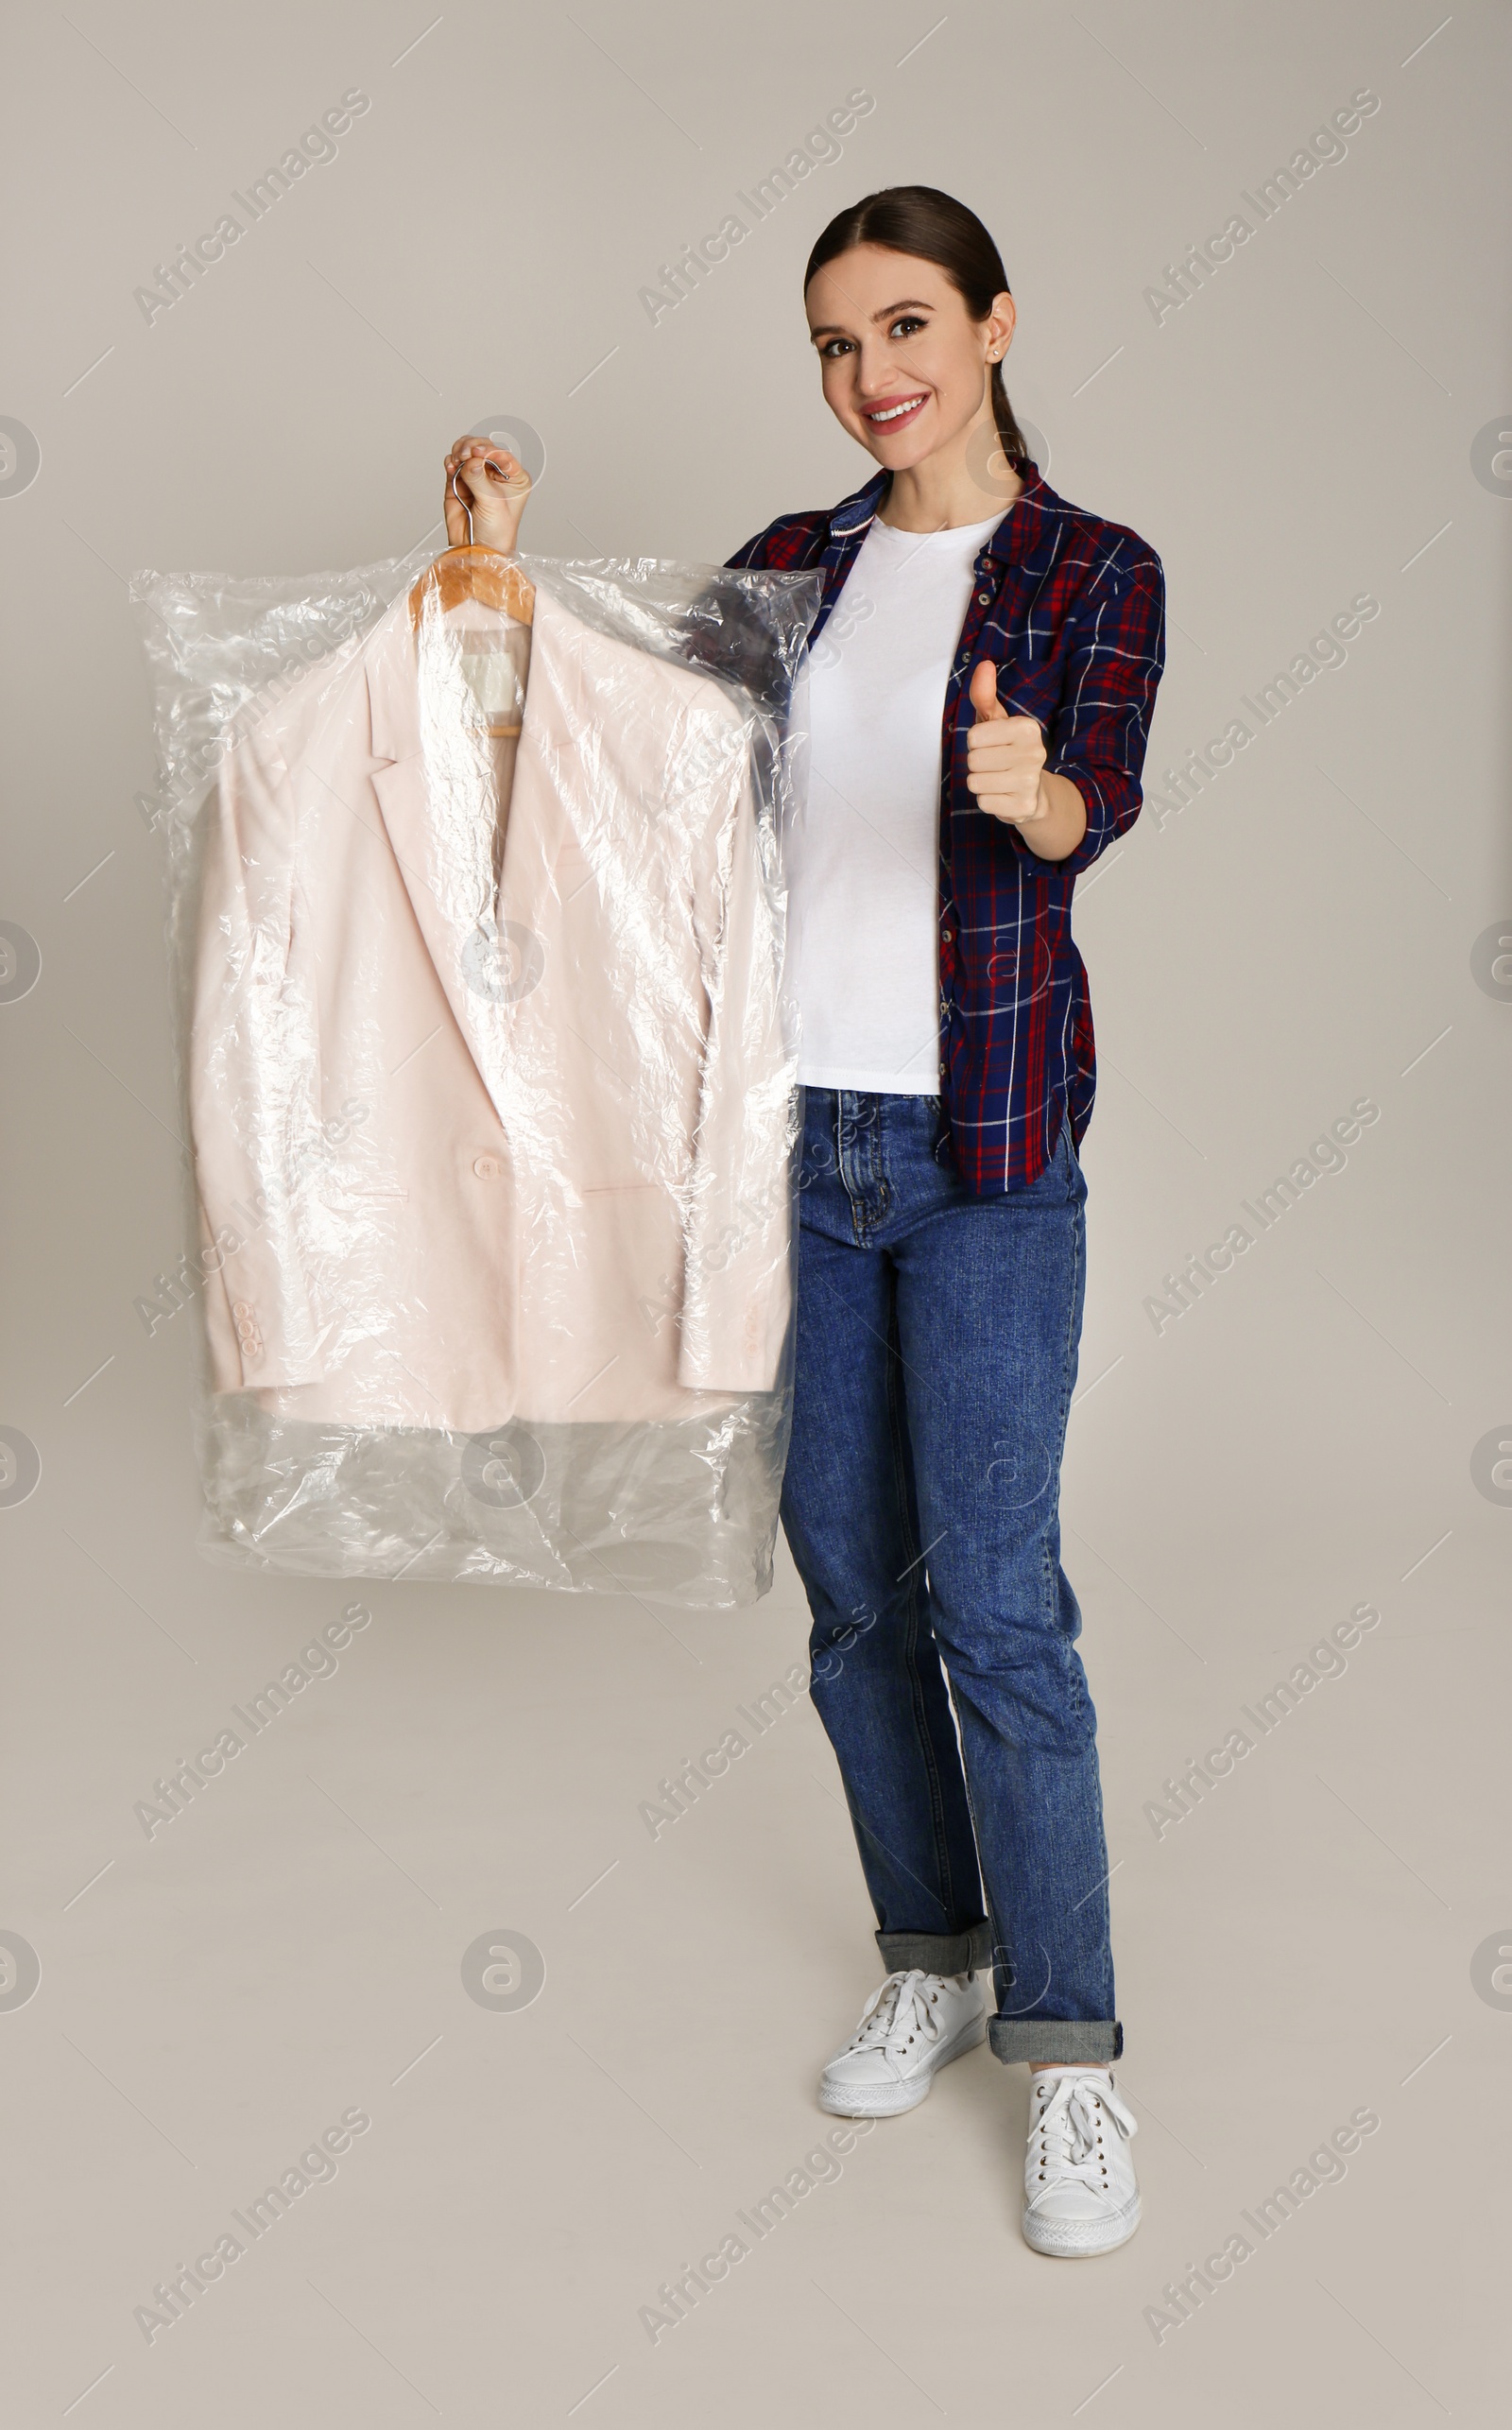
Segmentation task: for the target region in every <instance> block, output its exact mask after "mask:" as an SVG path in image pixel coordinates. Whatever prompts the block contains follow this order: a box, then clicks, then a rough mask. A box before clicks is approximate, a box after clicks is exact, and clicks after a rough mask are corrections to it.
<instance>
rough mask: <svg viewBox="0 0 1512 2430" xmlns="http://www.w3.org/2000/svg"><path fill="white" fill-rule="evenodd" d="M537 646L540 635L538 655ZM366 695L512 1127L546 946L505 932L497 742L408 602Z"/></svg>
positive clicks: (443, 938) (403, 821) (465, 1027)
mask: <svg viewBox="0 0 1512 2430" xmlns="http://www.w3.org/2000/svg"><path fill="white" fill-rule="evenodd" d="M540 646H541V637H540V635H539V634H538V635H537V636H536V637H535V638H534V640H533V643H532V654H534V650H535V649H536V648H539V647H540ZM368 697H369V709H370V713H371V732H372V755H373V758H374V759H375V761H377V763H378V765H377V766H376V767H374V768H373V769H372V771H371V774H372V786H373V791H374V792H375V793H376V795H377V797H378V805H379V808H380V810H381V811H382V813H383V819H384V825H385V827H386V828H387V834H388V839H389V842H390V844H391V845H392V847H393V852H394V857H395V859H396V860H397V862H398V864H399V868H400V871H401V874H402V876H403V878H404V888H405V891H406V892H407V894H408V896H409V900H410V905H411V907H412V908H413V910H414V914H415V920H416V924H417V925H418V927H419V929H420V932H421V938H422V939H423V940H424V944H425V950H426V952H427V953H428V954H429V956H430V958H431V961H432V962H433V964H434V965H435V968H436V973H437V976H438V978H439V980H440V983H441V987H442V989H443V991H444V992H445V995H446V1000H447V1003H448V1005H449V1007H450V1008H451V1011H452V1015H453V1018H454V1019H455V1023H456V1025H457V1028H458V1029H459V1030H460V1032H461V1035H462V1038H463V1040H464V1042H465V1043H466V1045H467V1049H468V1052H469V1053H470V1055H471V1056H472V1060H473V1062H474V1064H475V1065H476V1067H477V1071H478V1076H479V1077H480V1078H481V1080H482V1082H483V1085H484V1087H485V1088H486V1089H487V1091H488V1093H489V1095H490V1098H491V1099H492V1102H493V1105H494V1109H495V1111H496V1112H497V1113H498V1115H499V1118H500V1120H501V1122H505V1121H507V1104H508V1100H509V1098H510V1096H511V1094H513V1091H512V1089H511V1084H510V1058H509V1053H508V1044H509V1034H510V1029H511V1026H512V1019H511V1016H512V1008H513V1006H514V1004H515V1003H516V1002H517V1001H518V1000H519V998H520V997H521V996H522V995H524V994H525V993H527V992H528V991H529V990H530V988H531V987H533V986H534V984H535V981H536V979H537V978H539V976H540V974H541V965H540V952H541V949H540V945H539V942H538V940H537V939H534V938H532V937H530V936H529V935H528V934H527V933H526V932H525V931H524V929H519V930H518V933H517V923H515V922H504V923H503V924H502V925H501V923H500V922H499V921H498V919H497V917H496V905H495V903H494V896H493V833H494V826H495V823H496V820H497V818H498V800H497V793H496V788H495V784H494V776H493V767H492V761H491V757H490V750H489V744H488V737H487V734H486V733H485V732H484V731H483V728H482V726H481V722H480V720H479V717H478V714H477V710H476V706H475V703H474V702H473V699H472V694H471V692H470V691H469V690H468V688H467V684H466V682H465V681H464V680H463V676H462V671H461V667H460V664H458V654H457V653H456V652H455V651H454V650H452V649H450V648H448V647H446V646H426V647H425V648H424V649H423V650H421V649H420V648H419V647H418V646H417V642H416V637H415V635H414V632H413V631H412V629H411V627H410V621H409V608H408V601H407V598H401V599H399V600H398V601H397V602H396V603H395V606H394V607H393V608H392V609H391V610H390V611H389V614H388V616H387V619H386V621H385V624H384V625H383V626H381V627H380V628H379V629H378V631H377V633H376V634H375V636H374V646H373V647H372V648H371V650H370V651H369V659H368ZM529 717H530V702H529V686H528V685H527V686H526V699H525V708H524V718H525V721H526V722H527V723H528V721H529Z"/></svg>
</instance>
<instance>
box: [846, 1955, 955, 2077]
mask: <svg viewBox="0 0 1512 2430" xmlns="http://www.w3.org/2000/svg"><path fill="white" fill-rule="evenodd" d="M928 1980H929V1976H928V1975H927V1974H926V1973H925V1972H924V1970H923V1968H922V1967H920V1966H914V1967H911V1968H910V1969H909V1970H908V1972H907V1973H902V1974H889V1975H888V1977H887V1979H886V1981H885V1983H884V1984H883V1985H882V1987H881V1989H880V1990H879V1991H874V1992H873V1993H872V1995H871V1997H870V1999H869V2000H868V2002H867V2005H866V2007H865V2008H864V2009H863V2010H862V2013H861V2023H860V2024H859V2025H857V2027H856V2029H855V2032H854V2033H853V2034H852V2035H851V2049H852V2050H875V2049H878V2048H881V2049H882V2050H883V2051H885V2054H886V2056H887V2058H888V2059H892V2060H893V2061H894V2062H895V2063H896V2062H897V2061H899V2060H901V2059H902V2055H903V2052H904V2051H905V2049H906V2048H907V2044H908V2037H909V2034H910V2033H911V2032H915V2031H917V2032H919V2033H920V2034H922V2036H923V2037H924V2039H925V2041H926V2042H937V2041H938V2039H939V2020H938V2018H937V2017H936V2014H935V2011H934V2009H933V2008H932V2007H931V2006H930V2001H929V1994H928V1993H927V1992H926V1991H925V1990H924V1985H925V1984H926V1983H927V1982H928Z"/></svg>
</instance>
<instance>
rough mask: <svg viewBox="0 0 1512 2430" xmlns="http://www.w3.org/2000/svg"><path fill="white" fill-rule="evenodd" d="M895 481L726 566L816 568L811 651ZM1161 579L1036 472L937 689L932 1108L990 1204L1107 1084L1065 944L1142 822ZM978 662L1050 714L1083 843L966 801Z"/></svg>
mask: <svg viewBox="0 0 1512 2430" xmlns="http://www.w3.org/2000/svg"><path fill="white" fill-rule="evenodd" d="M890 480H891V475H890V474H887V473H879V474H877V475H876V477H875V478H874V479H873V480H871V481H868V484H867V486H866V488H865V489H863V490H858V491H856V492H855V494H854V496H852V497H849V498H846V499H844V500H842V502H841V504H840V505H839V506H837V507H834V508H828V509H826V508H816V509H815V510H814V511H812V512H810V513H807V514H798V515H783V516H782V517H781V518H780V519H779V520H778V521H777V522H776V523H773V524H769V525H768V526H767V527H766V529H765V531H763V532H759V533H758V534H757V536H756V538H755V539H754V540H749V541H747V543H746V545H745V547H744V548H742V549H739V550H737V552H736V554H735V555H734V556H733V557H731V558H730V559H729V560H727V561H728V562H729V563H730V565H731V566H763V567H770V568H772V569H773V570H774V571H785V572H807V571H810V570H813V569H815V568H818V569H819V570H821V571H822V573H823V576H824V591H823V596H822V600H821V604H820V607H819V612H818V614H817V615H816V619H815V622H814V625H813V628H812V629H811V631H810V634H809V640H810V643H811V644H812V643H813V642H814V641H815V640H816V638H817V636H818V634H819V632H820V630H821V629H822V627H823V625H824V623H825V620H826V618H827V617H828V616H829V614H830V612H831V610H832V609H833V606H834V603H835V600H836V599H837V598H838V596H839V595H840V592H841V590H842V589H843V588H844V585H845V581H846V577H847V576H848V575H849V573H850V571H851V566H852V565H853V564H854V563H855V560H856V558H857V555H858V554H859V552H860V548H861V543H862V541H863V540H864V539H865V537H866V534H867V531H868V527H869V526H870V524H871V520H872V517H873V516H874V515H875V513H876V511H877V509H878V508H879V506H880V505H881V504H882V502H883V499H884V498H885V494H886V491H887V488H888V485H889V483H890ZM1164 587H1165V586H1164V577H1163V575H1162V573H1161V569H1160V559H1159V558H1158V557H1157V555H1156V553H1155V551H1154V550H1153V549H1152V548H1150V547H1149V546H1148V545H1147V544H1146V543H1145V542H1144V541H1143V540H1141V539H1140V537H1139V535H1138V533H1137V532H1133V531H1130V530H1128V529H1127V528H1126V527H1125V526H1123V525H1122V524H1112V523H1105V522H1104V521H1103V520H1102V518H1101V517H1100V516H1098V515H1093V514H1089V513H1088V512H1087V511H1086V509H1085V508H1081V507H1074V506H1072V505H1070V504H1069V503H1068V501H1067V500H1066V499H1065V498H1062V497H1058V496H1057V493H1056V491H1054V490H1052V489H1051V487H1050V485H1049V483H1048V482H1047V481H1043V480H1041V479H1040V474H1039V472H1038V471H1037V470H1036V469H1035V468H1034V467H1033V466H1031V467H1030V468H1029V469H1028V471H1027V472H1026V474H1025V475H1024V481H1023V488H1022V491H1021V492H1020V494H1019V496H1018V497H1017V498H1016V499H1015V500H1014V502H1013V504H1012V506H1011V507H1010V508H1009V509H1008V511H1007V512H1006V513H1005V516H1004V517H1003V520H1002V522H1001V523H1000V524H999V525H998V526H997V528H996V529H995V530H994V531H993V532H992V533H991V534H990V535H989V536H988V540H987V542H986V543H985V545H984V546H983V548H982V550H981V553H980V554H979V556H978V558H977V560H976V568H975V577H974V581H973V587H972V592H971V605H970V607H969V608H968V610H967V614H966V622H965V623H964V625H963V626H962V628H961V635H960V641H959V643H958V645H957V646H956V652H955V657H954V662H953V664H952V666H951V673H950V679H949V681H948V682H947V684H946V689H945V704H944V712H943V719H942V725H941V750H940V793H939V889H938V911H937V918H938V929H937V934H938V945H939V1023H940V1034H939V1077H940V1085H939V1094H940V1097H941V1100H942V1103H943V1107H944V1112H945V1117H946V1125H947V1131H948V1136H949V1138H950V1142H951V1151H952V1155H953V1157H954V1163H955V1168H956V1170H957V1172H958V1173H959V1175H960V1177H961V1179H962V1181H964V1182H965V1184H966V1186H967V1188H968V1189H970V1190H971V1191H972V1192H973V1193H974V1194H975V1195H976V1196H978V1197H987V1196H988V1195H990V1194H992V1193H995V1192H997V1191H1001V1190H1011V1189H1022V1188H1024V1187H1026V1186H1027V1184H1028V1183H1029V1182H1031V1181H1035V1180H1036V1179H1037V1178H1038V1176H1039V1175H1040V1173H1042V1172H1043V1170H1044V1168H1045V1166H1046V1165H1047V1164H1048V1163H1049V1162H1050V1159H1051V1157H1052V1155H1053V1154H1054V1152H1055V1146H1056V1142H1057V1137H1058V1135H1059V1131H1060V1125H1061V1121H1062V1118H1063V1117H1064V1116H1065V1115H1066V1114H1069V1116H1070V1120H1071V1133H1072V1138H1073V1141H1074V1143H1075V1144H1076V1145H1077V1146H1079V1145H1080V1143H1081V1139H1082V1135H1083V1133H1084V1131H1085V1130H1086V1128H1087V1124H1088V1122H1089V1120H1090V1118H1091V1110H1092V1098H1093V1094H1094V1093H1095V1088H1096V1057H1095V1053H1094V1050H1093V1042H1092V1017H1091V999H1090V997H1089V993H1088V988H1087V973H1086V970H1085V968H1084V966H1083V963H1082V958H1081V956H1080V955H1079V954H1078V952H1077V951H1076V948H1075V946H1074V943H1073V942H1072V935H1071V899H1072V894H1073V892H1074V888H1075V883H1076V878H1077V876H1078V874H1079V872H1080V871H1081V870H1086V869H1090V868H1091V864H1092V862H1093V861H1094V860H1096V858H1097V856H1098V854H1099V853H1102V852H1105V851H1106V850H1107V848H1108V845H1109V844H1110V843H1111V842H1112V840H1113V838H1114V836H1121V835H1123V834H1124V833H1125V829H1127V828H1128V827H1130V826H1132V824H1133V822H1134V820H1135V819H1136V818H1137V816H1138V815H1139V807H1140V801H1141V798H1142V796H1141V790H1140V770H1141V767H1143V760H1144V747H1145V742H1146V740H1147V738H1148V733H1149V723H1150V715H1151V711H1152V709H1153V706H1154V701H1155V690H1156V686H1157V684H1158V683H1159V681H1160V673H1161V669H1162V667H1163V665H1164V663H1165V609H1164ZM983 659H990V660H992V661H993V662H994V663H995V664H996V665H997V668H998V698H999V699H1000V700H1001V701H1002V703H1003V705H1004V707H1005V709H1007V710H1008V711H1009V713H1010V714H1012V715H1017V714H1024V715H1029V716H1033V717H1038V718H1039V720H1040V725H1041V727H1042V728H1043V730H1044V735H1045V754H1046V757H1045V765H1046V767H1048V768H1050V769H1051V770H1052V771H1053V772H1054V773H1056V774H1057V775H1060V776H1066V777H1069V778H1070V779H1071V781H1072V783H1073V784H1074V785H1075V786H1076V788H1077V790H1078V792H1079V793H1080V794H1081V797H1082V800H1083V801H1084V802H1085V803H1086V805H1087V833H1086V836H1084V838H1083V840H1082V841H1081V843H1079V844H1078V845H1077V847H1076V850H1075V851H1074V853H1068V855H1067V857H1066V858H1065V859H1064V860H1063V861H1046V860H1041V859H1040V857H1039V855H1038V853H1035V851H1034V850H1033V848H1032V847H1031V846H1030V845H1029V844H1028V843H1027V842H1026V841H1025V838H1024V836H1023V834H1022V830H1021V829H1019V828H1018V827H1013V826H1008V825H1005V823H1004V822H1003V821H1002V820H1001V819H994V818H991V817H989V816H988V815H987V814H986V813H984V812H982V811H980V810H978V808H977V806H976V801H975V797H974V795H972V794H971V792H969V791H968V789H967V784H966V771H967V757H966V738H967V735H968V734H969V733H970V732H971V727H972V725H973V724H974V722H975V712H974V711H973V709H972V707H971V700H970V698H968V687H969V684H970V681H971V670H972V669H973V667H975V666H976V665H977V664H978V663H979V662H980V661H981V660H983Z"/></svg>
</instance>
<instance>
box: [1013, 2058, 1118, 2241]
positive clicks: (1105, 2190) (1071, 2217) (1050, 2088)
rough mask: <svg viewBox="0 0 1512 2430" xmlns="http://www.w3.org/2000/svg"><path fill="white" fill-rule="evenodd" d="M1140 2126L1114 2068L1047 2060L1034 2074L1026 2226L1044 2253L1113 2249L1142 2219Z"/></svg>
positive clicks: (1025, 2169) (1026, 2166)
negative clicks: (1131, 2146)
mask: <svg viewBox="0 0 1512 2430" xmlns="http://www.w3.org/2000/svg"><path fill="white" fill-rule="evenodd" d="M1138 2131H1139V2128H1138V2127H1137V2125H1136V2123H1135V2118H1134V2113H1133V2111H1132V2110H1130V2108H1129V2107H1128V2104H1127V2102H1126V2101H1125V2100H1123V2099H1122V2098H1121V2097H1120V2095H1119V2094H1117V2093H1115V2091H1114V2090H1113V2078H1112V2076H1111V2075H1110V2073H1109V2072H1108V2069H1107V2068H1106V2067H1075V2066H1068V2067H1044V2068H1040V2069H1039V2070H1037V2071H1036V2072H1034V2073H1032V2074H1031V2075H1030V2077H1029V2150H1028V2156H1027V2158H1026V2159H1025V2161H1024V2163H1023V2233H1024V2240H1025V2242H1026V2243H1027V2244H1031V2245H1032V2246H1033V2247H1034V2249H1035V2251H1036V2252H1037V2253H1057V2254H1059V2255H1061V2256H1062V2257H1063V2258H1066V2259H1073V2258H1076V2257H1078V2256H1080V2255H1081V2254H1083V2253H1107V2252H1111V2251H1112V2249H1113V2248H1114V2246H1115V2245H1121V2244H1124V2243H1126V2241H1127V2239H1128V2238H1129V2237H1130V2236H1131V2235H1132V2234H1133V2233H1134V2231H1135V2229H1136V2228H1137V2227H1138V2226H1139V2223H1140V2189H1139V2183H1138V2180H1136V2178H1135V2175H1134V2163H1133V2162H1132V2161H1131V2160H1130V2158H1129V2156H1128V2139H1129V2137H1130V2135H1132V2134H1137V2133H1138Z"/></svg>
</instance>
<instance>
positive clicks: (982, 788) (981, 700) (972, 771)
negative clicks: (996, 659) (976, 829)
mask: <svg viewBox="0 0 1512 2430" xmlns="http://www.w3.org/2000/svg"><path fill="white" fill-rule="evenodd" d="M969 697H970V698H971V706H972V708H973V709H974V710H975V711H976V723H975V724H974V725H973V726H972V728H971V732H970V733H969V734H968V735H967V737H966V782H967V784H968V785H969V786H970V787H971V791H972V792H973V793H974V794H975V796H976V806H977V808H978V809H979V810H985V811H986V812H987V813H988V817H989V818H993V819H1005V821H1006V822H1007V823H1008V824H1009V825H1010V826H1015V827H1030V826H1034V825H1036V824H1037V823H1038V822H1039V821H1040V820H1041V819H1046V818H1048V817H1049V816H1050V811H1051V805H1050V802H1049V801H1048V800H1047V798H1046V794H1045V787H1044V784H1043V782H1042V779H1043V776H1044V765H1045V740H1044V734H1043V732H1042V731H1041V729H1040V720H1039V719H1038V717H1014V716H1010V715H1009V714H1008V712H1007V710H1006V709H1005V707H1004V706H1003V703H1002V701H1001V700H1000V699H999V698H998V671H997V668H996V667H995V666H994V665H993V664H992V661H991V660H990V659H989V658H984V659H983V660H982V661H981V662H980V663H979V664H978V665H976V666H975V667H974V668H973V669H972V672H971V692H970V696H969Z"/></svg>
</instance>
